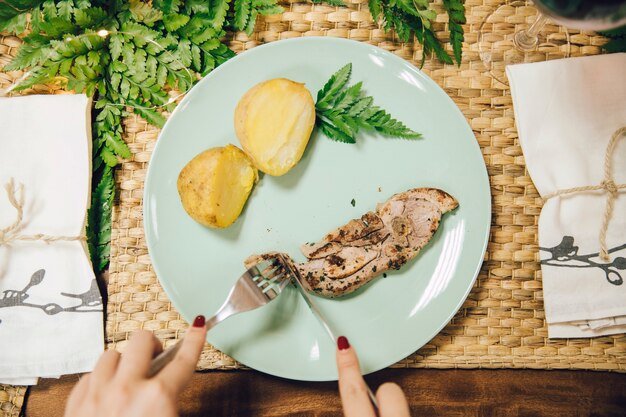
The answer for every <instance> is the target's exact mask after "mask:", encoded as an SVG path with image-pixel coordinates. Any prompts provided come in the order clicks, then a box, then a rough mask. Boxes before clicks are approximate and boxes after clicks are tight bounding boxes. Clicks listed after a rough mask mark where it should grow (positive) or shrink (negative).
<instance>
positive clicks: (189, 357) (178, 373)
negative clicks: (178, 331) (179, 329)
mask: <svg viewBox="0 0 626 417" xmlns="http://www.w3.org/2000/svg"><path fill="white" fill-rule="evenodd" d="M206 332H207V329H206V327H205V320H204V316H198V317H196V319H195V320H194V322H193V326H191V327H190V328H189V330H188V331H187V334H185V338H184V339H183V340H182V341H181V342H179V343H182V345H181V347H180V349H179V350H178V352H176V356H174V359H172V362H170V363H168V364H167V365H166V366H165V368H163V370H162V371H161V372H159V373H158V374H157V376H156V377H155V378H157V379H159V380H160V381H161V382H162V383H163V385H165V386H166V387H167V388H168V389H169V390H170V392H172V393H173V394H174V395H178V393H180V392H181V391H182V390H183V388H185V385H187V382H189V380H190V379H191V376H192V375H193V372H194V371H195V370H196V364H197V363H198V358H199V357H200V353H202V347H203V346H204V343H205V342H206Z"/></svg>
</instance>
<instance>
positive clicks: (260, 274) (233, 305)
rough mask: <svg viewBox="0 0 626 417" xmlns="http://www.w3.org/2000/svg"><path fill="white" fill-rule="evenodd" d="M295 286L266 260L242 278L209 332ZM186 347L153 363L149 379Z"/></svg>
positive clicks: (172, 350)
mask: <svg viewBox="0 0 626 417" xmlns="http://www.w3.org/2000/svg"><path fill="white" fill-rule="evenodd" d="M290 282H291V276H290V275H289V274H288V273H287V270H286V269H285V267H284V266H283V265H282V263H280V262H278V261H277V260H275V259H272V260H263V261H261V262H259V263H257V264H256V265H254V266H252V267H250V268H248V270H247V271H246V272H244V273H243V275H241V277H239V279H238V280H237V282H235V285H234V286H233V288H232V289H231V290H230V292H229V293H228V297H226V301H225V302H224V304H222V306H221V307H220V308H219V309H218V310H217V313H215V315H214V316H213V317H210V318H209V319H207V321H206V327H207V329H209V330H210V329H211V328H213V327H214V326H216V325H217V324H218V323H220V322H222V321H223V320H225V319H227V318H228V317H230V316H232V315H234V314H237V313H243V312H245V311H250V310H254V309H256V308H258V307H261V306H264V305H265V304H268V303H269V302H271V301H272V300H274V299H275V298H276V297H278V295H279V294H280V293H281V292H282V291H283V290H284V289H285V287H286V286H287V285H288V284H289V283H290ZM181 345H182V343H181V341H179V342H178V343H176V344H175V345H174V346H172V347H170V348H168V349H166V350H164V351H163V352H161V353H160V354H159V355H158V356H156V357H155V358H154V359H153V360H152V365H151V366H150V371H149V373H148V376H149V377H152V376H154V375H156V374H157V373H159V371H160V370H161V369H163V367H164V366H165V365H167V364H168V363H169V362H171V361H172V359H174V356H175V355H176V352H178V350H179V349H180V346H181Z"/></svg>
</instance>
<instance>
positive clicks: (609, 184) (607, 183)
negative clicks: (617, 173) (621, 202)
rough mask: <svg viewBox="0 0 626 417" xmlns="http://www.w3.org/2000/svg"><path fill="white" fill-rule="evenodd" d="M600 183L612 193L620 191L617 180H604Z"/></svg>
mask: <svg viewBox="0 0 626 417" xmlns="http://www.w3.org/2000/svg"><path fill="white" fill-rule="evenodd" d="M600 185H601V186H602V188H604V189H605V190H606V191H607V192H609V193H611V194H617V192H618V191H619V188H617V184H615V181H613V180H612V179H610V180H604V181H602V182H601V183H600Z"/></svg>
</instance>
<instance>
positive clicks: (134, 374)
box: [115, 330, 161, 381]
mask: <svg viewBox="0 0 626 417" xmlns="http://www.w3.org/2000/svg"><path fill="white" fill-rule="evenodd" d="M160 349H161V343H160V342H159V341H158V340H157V338H156V337H154V335H153V334H152V333H150V332H148V331H145V330H139V331H136V332H134V333H133V334H132V335H131V337H130V342H129V343H128V346H127V347H126V350H124V353H123V354H122V357H121V358H120V361H119V362H120V363H119V366H118V370H117V374H116V376H115V377H116V378H117V379H120V380H122V381H128V380H137V379H141V378H145V377H146V375H148V370H149V369H150V363H151V362H152V357H153V356H154V354H155V353H156V352H158V351H160Z"/></svg>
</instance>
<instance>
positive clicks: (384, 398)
mask: <svg viewBox="0 0 626 417" xmlns="http://www.w3.org/2000/svg"><path fill="white" fill-rule="evenodd" d="M376 400H378V407H379V408H380V417H410V416H411V413H410V411H409V403H408V402H407V400H406V397H405V395H404V392H402V388H400V387H399V386H398V385H397V384H394V383H392V382H386V383H384V384H383V385H381V386H380V388H378V391H377V392H376Z"/></svg>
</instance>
